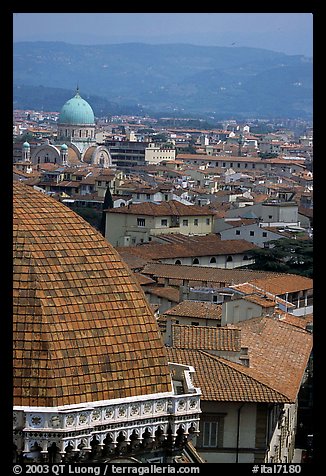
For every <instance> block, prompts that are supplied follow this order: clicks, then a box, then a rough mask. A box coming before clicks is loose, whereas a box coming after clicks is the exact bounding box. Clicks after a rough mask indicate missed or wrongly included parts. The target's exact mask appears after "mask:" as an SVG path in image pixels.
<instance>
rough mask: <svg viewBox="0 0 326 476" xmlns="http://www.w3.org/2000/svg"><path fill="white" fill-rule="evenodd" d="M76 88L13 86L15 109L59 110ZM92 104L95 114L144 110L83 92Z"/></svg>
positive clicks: (100, 115)
mask: <svg viewBox="0 0 326 476" xmlns="http://www.w3.org/2000/svg"><path fill="white" fill-rule="evenodd" d="M75 92H76V89H62V88H52V87H45V86H25V85H22V86H15V85H14V87H13V97H14V105H13V107H14V109H23V110H24V109H25V110H26V109H34V110H36V111H47V112H49V111H53V112H55V111H57V112H60V110H61V108H62V106H63V105H64V103H65V102H66V101H68V99H71V97H72V96H73V95H74V94H75ZM82 97H83V98H84V99H86V101H88V102H89V103H90V105H91V106H92V109H93V111H94V114H95V116H97V117H103V116H110V115H121V114H130V115H133V114H135V115H138V114H141V113H142V112H143V111H142V110H141V108H140V107H139V106H137V105H123V104H117V103H114V102H112V101H108V100H107V99H106V98H103V97H100V96H96V95H93V94H91V95H89V94H84V93H82Z"/></svg>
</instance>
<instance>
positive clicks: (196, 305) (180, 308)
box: [164, 301, 222, 320]
mask: <svg viewBox="0 0 326 476" xmlns="http://www.w3.org/2000/svg"><path fill="white" fill-rule="evenodd" d="M164 315H168V316H174V317H178V316H182V317H197V318H202V319H218V320H221V316H222V305H221V304H215V303H211V302H201V301H182V302H181V303H179V304H177V305H176V306H173V307H172V308H171V309H169V310H168V311H165V313H164Z"/></svg>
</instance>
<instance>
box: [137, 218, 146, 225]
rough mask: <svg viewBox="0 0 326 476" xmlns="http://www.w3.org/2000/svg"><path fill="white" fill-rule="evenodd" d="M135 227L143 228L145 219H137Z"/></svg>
mask: <svg viewBox="0 0 326 476" xmlns="http://www.w3.org/2000/svg"><path fill="white" fill-rule="evenodd" d="M137 226H145V218H137Z"/></svg>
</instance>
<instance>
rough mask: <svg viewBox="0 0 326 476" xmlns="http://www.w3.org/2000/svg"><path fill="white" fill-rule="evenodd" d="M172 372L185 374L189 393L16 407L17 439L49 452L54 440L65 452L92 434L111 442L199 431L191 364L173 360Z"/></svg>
mask: <svg viewBox="0 0 326 476" xmlns="http://www.w3.org/2000/svg"><path fill="white" fill-rule="evenodd" d="M172 367H173V370H174V373H175V374H177V376H178V377H180V378H181V377H182V381H183V383H184V390H185V392H186V393H183V394H180V395H175V394H173V393H172V392H171V393H164V394H154V395H153V394H152V395H146V396H139V397H131V398H128V399H116V400H110V401H100V402H93V403H92V404H86V405H74V406H64V407H56V408H40V407H15V408H14V414H13V429H14V444H15V445H16V447H17V450H18V451H20V452H23V453H24V454H26V455H27V454H28V453H29V452H30V451H31V448H33V447H35V445H37V446H38V447H41V448H42V451H43V452H47V449H48V448H49V446H51V445H52V444H53V443H54V444H55V445H56V446H57V447H58V448H59V450H60V452H61V453H64V452H65V449H66V447H67V446H68V445H69V446H70V447H72V448H73V450H74V451H78V448H80V445H82V446H84V447H85V448H86V449H90V448H91V441H92V440H93V441H94V438H95V439H96V440H97V442H98V444H99V445H104V440H105V439H106V438H107V437H109V439H110V441H112V443H113V444H116V443H117V441H118V438H120V439H121V438H122V437H123V438H124V440H125V441H126V442H130V438H131V437H132V438H137V439H139V441H142V439H143V435H144V433H145V432H146V437H147V438H151V439H154V438H155V432H157V430H159V431H160V432H161V434H162V435H163V436H164V437H166V436H167V434H168V431H170V433H171V437H172V439H175V438H176V436H177V434H178V433H177V432H178V431H179V430H182V432H183V434H184V435H188V434H189V433H192V432H193V433H198V432H199V415H200V412H201V410H200V390H199V389H198V388H195V387H193V385H192V382H191V378H190V372H192V371H193V369H192V368H191V367H189V366H180V367H178V364H172Z"/></svg>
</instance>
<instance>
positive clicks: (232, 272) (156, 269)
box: [122, 252, 288, 292]
mask: <svg viewBox="0 0 326 476" xmlns="http://www.w3.org/2000/svg"><path fill="white" fill-rule="evenodd" d="M122 253H123V252H122ZM142 273H143V274H148V275H149V276H153V277H160V278H170V279H182V280H190V281H194V282H195V281H198V282H207V283H217V284H218V286H219V285H220V283H224V284H223V286H230V285H233V284H239V283H245V282H248V281H251V280H253V279H255V278H258V277H261V276H262V277H268V276H281V274H280V273H273V272H267V271H256V270H250V269H246V270H243V269H222V268H212V267H209V266H196V273H194V267H193V266H187V265H182V266H181V265H180V266H177V265H174V264H165V263H148V264H147V265H146V266H145V267H144V268H143V269H142ZM286 276H288V275H286ZM251 292H252V291H251Z"/></svg>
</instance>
